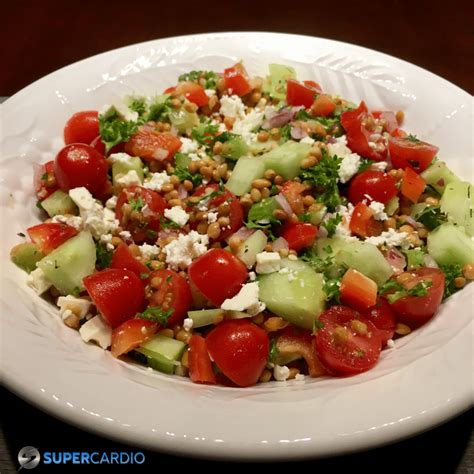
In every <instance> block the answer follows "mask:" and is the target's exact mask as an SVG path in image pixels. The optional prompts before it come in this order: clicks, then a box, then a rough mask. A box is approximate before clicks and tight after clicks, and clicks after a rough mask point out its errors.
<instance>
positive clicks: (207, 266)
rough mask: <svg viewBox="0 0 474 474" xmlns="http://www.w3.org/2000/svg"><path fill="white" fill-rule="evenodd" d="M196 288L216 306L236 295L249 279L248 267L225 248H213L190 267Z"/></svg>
mask: <svg viewBox="0 0 474 474" xmlns="http://www.w3.org/2000/svg"><path fill="white" fill-rule="evenodd" d="M188 276H189V278H190V280H191V281H192V282H193V284H194V285H195V286H196V288H197V289H198V290H199V291H200V292H201V293H202V294H203V295H204V296H205V297H206V298H207V299H208V300H209V301H211V303H213V304H214V305H216V306H219V307H220V305H221V304H222V303H223V302H224V300H226V299H227V298H232V297H233V296H235V295H236V294H237V293H238V292H239V291H240V288H241V286H242V284H243V283H244V282H245V281H246V280H247V267H246V266H245V264H244V263H243V262H242V261H241V260H239V259H238V258H237V257H236V256H235V255H233V254H232V253H230V252H227V251H226V250H223V249H211V250H208V251H207V252H206V253H205V254H203V255H201V256H200V257H198V258H197V259H196V260H194V262H192V263H191V265H190V266H189V268H188Z"/></svg>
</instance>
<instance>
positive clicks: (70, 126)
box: [64, 110, 99, 145]
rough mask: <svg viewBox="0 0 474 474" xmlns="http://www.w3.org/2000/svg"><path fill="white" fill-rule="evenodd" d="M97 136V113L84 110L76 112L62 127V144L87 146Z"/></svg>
mask: <svg viewBox="0 0 474 474" xmlns="http://www.w3.org/2000/svg"><path fill="white" fill-rule="evenodd" d="M98 134H99V112H97V110H84V111H82V112H76V113H75V114H74V115H73V116H72V117H71V118H70V119H69V120H68V121H67V122H66V126H65V127H64V143H65V144H66V145H70V144H71V143H85V144H86V145H88V144H89V143H90V142H91V141H92V140H94V138H95V137H96V136H97V135H98Z"/></svg>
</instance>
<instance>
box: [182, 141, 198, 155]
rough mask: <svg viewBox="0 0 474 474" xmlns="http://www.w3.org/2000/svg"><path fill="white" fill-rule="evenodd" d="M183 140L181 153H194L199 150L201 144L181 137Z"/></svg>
mask: <svg viewBox="0 0 474 474" xmlns="http://www.w3.org/2000/svg"><path fill="white" fill-rule="evenodd" d="M180 140H181V148H180V149H179V151H180V152H181V153H186V154H187V153H194V152H196V151H198V149H199V143H198V142H196V141H195V140H191V139H190V138H186V137H180Z"/></svg>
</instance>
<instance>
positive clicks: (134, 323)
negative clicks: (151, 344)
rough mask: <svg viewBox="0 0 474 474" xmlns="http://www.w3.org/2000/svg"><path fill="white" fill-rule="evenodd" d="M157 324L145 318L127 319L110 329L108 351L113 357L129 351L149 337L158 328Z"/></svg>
mask: <svg viewBox="0 0 474 474" xmlns="http://www.w3.org/2000/svg"><path fill="white" fill-rule="evenodd" d="M158 326H159V325H158V324H157V323H154V322H153V321H147V320H145V319H140V318H137V319H129V320H128V321H125V322H124V323H122V324H121V325H120V326H119V327H117V328H115V329H114V330H113V331H112V345H111V347H110V351H111V352H112V355H113V356H114V357H119V356H121V355H122V354H126V353H127V352H130V351H131V350H132V349H135V347H138V346H139V345H140V344H142V343H143V342H145V341H147V340H148V339H150V337H151V336H153V334H155V332H156V331H157V330H158Z"/></svg>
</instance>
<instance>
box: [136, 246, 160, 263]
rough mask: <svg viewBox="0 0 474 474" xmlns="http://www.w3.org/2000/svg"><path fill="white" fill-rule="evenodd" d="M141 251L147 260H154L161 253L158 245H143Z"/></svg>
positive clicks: (140, 247)
mask: <svg viewBox="0 0 474 474" xmlns="http://www.w3.org/2000/svg"><path fill="white" fill-rule="evenodd" d="M138 249H139V250H140V253H141V254H142V257H143V258H144V259H145V260H152V259H153V258H154V257H156V256H157V255H159V253H160V251H161V250H160V247H158V246H157V245H149V244H142V245H140V246H139V247H138Z"/></svg>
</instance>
